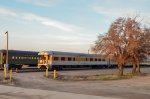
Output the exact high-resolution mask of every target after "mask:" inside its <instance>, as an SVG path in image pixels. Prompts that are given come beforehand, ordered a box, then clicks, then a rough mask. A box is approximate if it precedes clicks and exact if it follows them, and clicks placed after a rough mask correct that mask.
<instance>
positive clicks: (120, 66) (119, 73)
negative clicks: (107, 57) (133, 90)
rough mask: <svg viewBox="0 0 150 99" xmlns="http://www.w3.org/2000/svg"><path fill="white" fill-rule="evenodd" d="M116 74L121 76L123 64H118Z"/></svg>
mask: <svg viewBox="0 0 150 99" xmlns="http://www.w3.org/2000/svg"><path fill="white" fill-rule="evenodd" d="M118 70H119V71H118V76H123V65H118Z"/></svg>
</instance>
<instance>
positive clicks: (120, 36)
mask: <svg viewBox="0 0 150 99" xmlns="http://www.w3.org/2000/svg"><path fill="white" fill-rule="evenodd" d="M149 36H150V29H148V28H141V25H140V22H138V21H137V20H136V17H135V18H130V17H128V18H121V17H120V18H118V19H116V20H115V21H114V22H113V23H112V24H111V26H110V28H109V30H108V32H107V33H106V34H104V35H103V36H102V35H100V36H98V40H97V41H96V42H95V45H94V47H92V51H94V52H95V53H100V54H102V53H103V54H106V55H107V56H111V57H112V59H111V60H113V61H114V62H115V63H117V64H118V70H119V72H118V75H123V67H124V65H125V64H126V63H130V64H133V69H132V73H133V74H135V73H136V72H138V73H140V62H141V61H142V60H143V59H145V54H146V53H148V51H149V46H150V45H149V43H150V41H149V40H150V39H149ZM136 68H137V71H136Z"/></svg>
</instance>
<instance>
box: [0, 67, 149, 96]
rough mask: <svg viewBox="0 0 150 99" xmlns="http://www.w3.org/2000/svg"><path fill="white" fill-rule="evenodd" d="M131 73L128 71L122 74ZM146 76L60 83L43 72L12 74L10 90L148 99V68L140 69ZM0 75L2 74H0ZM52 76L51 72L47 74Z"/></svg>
mask: <svg viewBox="0 0 150 99" xmlns="http://www.w3.org/2000/svg"><path fill="white" fill-rule="evenodd" d="M129 72H131V69H130V68H127V69H125V73H129ZM141 72H142V73H146V74H147V75H146V76H135V77H133V78H130V79H121V80H107V81H103V80H95V81H61V80H53V79H50V78H45V77H44V75H45V72H23V73H13V77H14V81H15V82H14V83H13V84H11V86H17V87H23V88H31V89H43V90H51V91H58V92H69V93H78V94H87V95H96V96H106V97H107V96H109V97H114V98H121V99H150V68H141ZM57 73H58V74H60V75H72V76H74V75H105V74H114V73H116V69H99V70H71V71H58V72H57ZM0 75H2V71H0ZM49 75H52V71H50V72H49Z"/></svg>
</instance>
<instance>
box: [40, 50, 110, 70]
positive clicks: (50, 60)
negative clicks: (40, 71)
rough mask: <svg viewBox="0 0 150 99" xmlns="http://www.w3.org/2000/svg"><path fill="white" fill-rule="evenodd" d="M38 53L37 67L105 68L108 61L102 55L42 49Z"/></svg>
mask: <svg viewBox="0 0 150 99" xmlns="http://www.w3.org/2000/svg"><path fill="white" fill-rule="evenodd" d="M38 55H39V56H40V59H39V61H38V68H42V67H47V68H48V69H53V68H54V67H55V68H57V69H60V70H61V69H63V68H77V67H92V68H106V67H107V66H109V64H110V62H109V61H107V59H106V58H105V56H104V55H95V54H83V53H71V52H60V51H42V52H39V53H38Z"/></svg>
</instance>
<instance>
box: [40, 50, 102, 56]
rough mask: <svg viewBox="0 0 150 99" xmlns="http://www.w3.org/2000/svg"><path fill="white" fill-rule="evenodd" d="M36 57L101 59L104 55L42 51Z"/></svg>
mask: <svg viewBox="0 0 150 99" xmlns="http://www.w3.org/2000/svg"><path fill="white" fill-rule="evenodd" d="M38 55H54V56H59V55H62V56H75V57H81V56H82V57H102V56H104V55H97V54H85V53H73V52H61V51H42V52H39V53H38Z"/></svg>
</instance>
